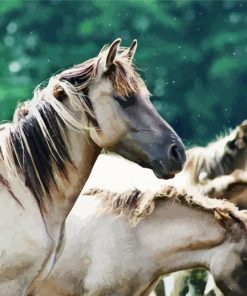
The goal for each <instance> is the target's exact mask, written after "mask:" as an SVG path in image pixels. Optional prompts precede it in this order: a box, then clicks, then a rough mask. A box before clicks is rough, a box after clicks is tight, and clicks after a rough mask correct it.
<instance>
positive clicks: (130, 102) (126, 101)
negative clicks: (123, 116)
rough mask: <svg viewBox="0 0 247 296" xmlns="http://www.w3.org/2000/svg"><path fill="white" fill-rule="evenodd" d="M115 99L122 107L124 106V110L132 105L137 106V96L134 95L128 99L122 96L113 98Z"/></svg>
mask: <svg viewBox="0 0 247 296" xmlns="http://www.w3.org/2000/svg"><path fill="white" fill-rule="evenodd" d="M113 99H114V100H115V101H117V102H118V103H119V104H120V106H122V107H123V108H127V107H129V106H131V105H134V104H135V101H136V99H135V96H134V95H130V96H128V97H122V96H113Z"/></svg>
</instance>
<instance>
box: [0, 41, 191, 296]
mask: <svg viewBox="0 0 247 296" xmlns="http://www.w3.org/2000/svg"><path fill="white" fill-rule="evenodd" d="M119 45H120V39H117V40H115V41H114V42H113V43H112V45H111V46H110V47H108V48H104V49H103V50H102V51H101V52H100V54H99V55H98V56H97V57H95V58H93V59H91V60H88V61H86V62H84V63H82V64H80V65H77V66H75V67H73V68H71V69H69V70H65V71H63V72H62V73H60V74H58V75H56V76H54V77H52V78H51V79H50V80H49V83H48V85H47V86H46V87H45V88H43V89H41V88H39V89H37V90H35V92H34V97H33V99H32V100H31V101H29V102H26V103H25V104H24V105H21V106H20V107H19V108H18V109H17V111H16V113H15V116H14V121H13V122H12V123H7V124H2V125H1V126H0V216H1V223H0V233H1V239H0V251H1V257H0V293H1V295H4V296H8V295H11V296H12V295H15V296H16V295H24V294H28V293H31V291H32V290H33V289H34V287H35V286H36V285H37V284H38V282H39V281H40V280H42V279H43V278H44V277H45V276H46V275H47V274H48V273H49V271H50V269H51V267H52V265H53V262H54V259H55V257H56V256H57V253H58V251H59V248H60V245H61V241H62V237H63V228H64V221H65V218H66V216H67V215H68V213H69V212H70V210H71V208H72V206H73V205H74V203H75V201H76V199H77V197H78V195H79V193H80V191H81V189H82V188H83V186H84V184H85V182H86V180H87V178H88V176H89V174H90V172H91V169H92V167H93V165H94V162H95V160H96V158H97V156H98V155H99V153H100V151H101V149H102V148H105V149H106V148H107V149H109V150H111V151H114V152H116V153H119V154H121V155H123V156H124V157H126V158H129V159H131V160H133V161H135V162H138V163H139V164H141V165H143V166H146V167H150V168H152V169H153V170H154V171H155V173H156V174H157V175H158V176H159V177H164V178H169V177H171V176H173V175H174V174H175V173H177V172H178V171H179V170H181V168H182V165H183V162H184V160H185V154H184V148H183V145H182V143H181V141H180V139H179V138H178V136H177V135H176V133H175V132H174V131H173V130H172V128H171V127H170V126H169V125H168V124H167V123H166V122H165V121H164V120H163V119H162V118H161V117H160V116H159V115H158V114H157V112H156V110H155V109H154V107H153V105H152V104H151V103H150V100H149V92H148V90H147V88H146V86H145V84H144V82H143V81H142V79H141V78H140V77H139V75H138V74H137V73H136V72H135V70H134V68H133V67H132V64H131V61H132V58H133V55H134V53H135V50H136V46H137V42H136V41H134V42H133V44H132V45H131V47H130V48H129V49H124V48H119ZM164 152H165V153H164Z"/></svg>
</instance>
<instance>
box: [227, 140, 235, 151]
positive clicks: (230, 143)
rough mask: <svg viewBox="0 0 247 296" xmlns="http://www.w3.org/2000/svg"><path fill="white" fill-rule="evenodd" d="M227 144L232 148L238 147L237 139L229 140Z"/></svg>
mask: <svg viewBox="0 0 247 296" xmlns="http://www.w3.org/2000/svg"><path fill="white" fill-rule="evenodd" d="M227 146H228V147H229V148H230V149H231V150H234V149H236V140H235V139H234V140H232V141H229V142H227Z"/></svg>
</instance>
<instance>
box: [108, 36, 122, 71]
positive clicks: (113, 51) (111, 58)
mask: <svg viewBox="0 0 247 296" xmlns="http://www.w3.org/2000/svg"><path fill="white" fill-rule="evenodd" d="M120 43H121V39H120V38H118V39H116V40H115V41H113V42H112V44H111V46H110V47H109V49H108V53H107V56H106V64H105V66H106V69H109V67H110V66H111V65H112V64H113V62H114V60H115V58H116V55H117V51H118V48H119V45H120Z"/></svg>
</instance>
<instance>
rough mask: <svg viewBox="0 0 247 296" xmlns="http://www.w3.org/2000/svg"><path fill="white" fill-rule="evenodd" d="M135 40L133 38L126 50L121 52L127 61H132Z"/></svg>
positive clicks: (135, 47) (135, 46)
mask: <svg viewBox="0 0 247 296" xmlns="http://www.w3.org/2000/svg"><path fill="white" fill-rule="evenodd" d="M137 45H138V44H137V40H136V39H134V40H133V42H132V43H131V45H130V48H128V49H127V50H126V51H124V53H123V57H125V58H127V59H128V61H129V62H132V60H133V58H134V55H135V52H136V49H137Z"/></svg>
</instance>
